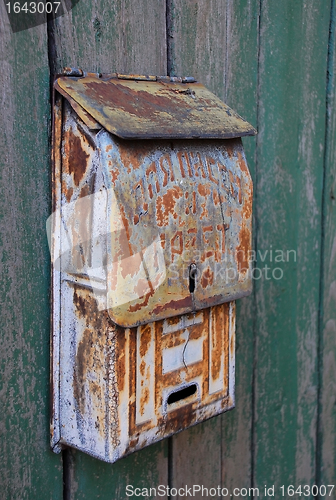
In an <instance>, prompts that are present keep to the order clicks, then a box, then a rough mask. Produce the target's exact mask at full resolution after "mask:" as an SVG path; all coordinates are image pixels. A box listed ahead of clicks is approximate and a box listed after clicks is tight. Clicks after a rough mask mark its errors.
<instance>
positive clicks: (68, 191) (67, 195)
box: [62, 181, 74, 203]
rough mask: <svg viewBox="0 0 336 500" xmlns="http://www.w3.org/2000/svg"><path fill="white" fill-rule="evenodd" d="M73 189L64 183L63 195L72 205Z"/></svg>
mask: <svg viewBox="0 0 336 500" xmlns="http://www.w3.org/2000/svg"><path fill="white" fill-rule="evenodd" d="M73 192H74V190H73V187H72V186H70V187H69V188H68V187H67V183H66V182H65V181H63V182H62V193H63V194H64V196H65V199H66V201H67V202H68V203H70V201H71V198H72V195H73Z"/></svg>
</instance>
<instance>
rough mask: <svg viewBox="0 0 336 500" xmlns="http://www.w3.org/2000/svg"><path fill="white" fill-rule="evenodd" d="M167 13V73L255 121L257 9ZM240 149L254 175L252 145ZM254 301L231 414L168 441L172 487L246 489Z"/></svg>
mask: <svg viewBox="0 0 336 500" xmlns="http://www.w3.org/2000/svg"><path fill="white" fill-rule="evenodd" d="M170 12H171V22H170V30H171V32H170V34H171V37H172V38H170V39H169V40H170V42H171V48H170V51H169V53H170V54H171V67H172V72H174V73H175V74H177V75H192V76H194V77H195V78H196V79H197V80H199V81H200V82H202V83H204V84H205V85H207V86H208V88H210V89H211V90H212V91H213V92H215V93H216V94H217V95H218V96H219V97H220V98H221V99H223V100H224V101H225V102H226V103H227V104H229V105H230V106H231V107H232V108H233V109H236V110H237V111H238V112H239V113H241V115H242V116H243V117H244V118H246V119H247V120H248V121H249V122H250V123H252V124H255V123H256V99H257V96H256V87H257V85H256V83H257V55H258V48H257V38H258V30H257V21H258V5H257V4H254V5H252V4H251V2H249V1H248V0H239V1H235V2H231V1H226V2H218V1H210V2H209V1H206V0H204V1H195V0H189V1H188V2H185V1H182V0H173V2H172V5H171V9H170ZM244 144H245V146H246V151H247V159H248V164H249V167H250V169H251V172H252V174H253V172H254V165H253V163H254V161H253V160H254V145H255V140H254V139H252V138H248V139H246V140H245V141H244ZM240 302H241V304H240ZM252 303H253V300H252V298H248V299H243V300H242V301H238V310H237V350H236V373H237V379H236V409H235V410H233V411H232V412H229V413H227V414H224V415H223V416H222V417H219V418H216V419H214V420H212V421H211V422H208V423H206V424H202V425H199V426H197V427H195V428H193V429H191V430H189V431H185V432H183V433H181V434H180V435H178V436H176V437H174V438H173V444H172V460H171V463H172V468H173V470H172V471H171V476H172V480H173V481H172V485H173V486H174V487H178V486H182V485H183V484H185V482H186V481H188V484H189V483H192V482H194V483H195V482H196V483H197V484H202V482H201V481H203V484H204V485H208V486H209V487H210V486H213V487H217V485H220V484H221V483H222V484H223V485H225V486H226V487H227V488H229V489H230V491H232V489H233V488H234V487H249V486H250V484H251V425H252V406H251V399H252V398H251V387H252V369H253V330H252V329H253V321H252V318H253V314H254V310H253V307H252ZM209 443H210V445H209ZM219 457H221V462H222V464H221V470H220V469H219V467H218V465H219V463H218V461H219ZM183 464H187V466H184V467H182V465H183ZM205 464H206V465H205Z"/></svg>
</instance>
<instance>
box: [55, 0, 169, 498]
mask: <svg viewBox="0 0 336 500" xmlns="http://www.w3.org/2000/svg"><path fill="white" fill-rule="evenodd" d="M50 45H51V53H52V54H53V55H54V56H53V62H52V66H53V71H54V72H56V71H60V70H61V69H62V67H63V66H74V67H81V68H83V69H84V70H86V71H100V72H106V73H111V72H115V71H116V72H121V73H139V74H154V75H161V74H163V75H164V74H166V65H167V60H166V53H167V51H166V15H165V1H164V0H159V1H158V0H140V1H138V2H134V1H133V0H117V1H114V2H108V3H106V2H104V1H102V0H98V1H90V0H89V1H83V0H80V2H79V3H78V4H77V5H76V6H75V7H74V8H73V10H72V11H71V12H69V13H68V14H67V15H65V16H63V17H62V18H58V19H57V20H56V21H55V23H54V25H53V26H52V29H51V39H50ZM68 457H69V459H68V460H67V462H68V467H67V485H68V486H67V487H68V493H67V495H68V499H87V500H94V499H98V498H99V499H111V498H126V486H127V485H131V486H133V487H134V488H141V489H142V488H148V496H146V498H156V495H155V491H154V490H152V491H149V490H150V488H157V487H158V486H159V485H160V484H161V485H167V483H168V477H167V476H168V453H167V441H163V442H161V443H158V444H156V445H153V446H150V447H148V448H146V449H144V450H142V451H140V452H137V453H135V454H133V455H131V456H129V457H127V458H124V459H123V460H121V461H119V462H117V463H115V464H113V465H111V464H105V463H103V462H100V461H98V460H96V459H93V458H91V457H89V456H87V455H85V454H83V453H80V452H76V451H71V452H68ZM161 498H164V497H161Z"/></svg>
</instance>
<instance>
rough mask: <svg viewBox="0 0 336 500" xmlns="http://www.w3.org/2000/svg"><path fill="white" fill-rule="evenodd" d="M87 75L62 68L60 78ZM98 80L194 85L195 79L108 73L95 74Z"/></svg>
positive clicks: (79, 71) (79, 70) (75, 69)
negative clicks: (113, 79) (109, 79)
mask: <svg viewBox="0 0 336 500" xmlns="http://www.w3.org/2000/svg"><path fill="white" fill-rule="evenodd" d="M88 74H89V73H85V72H84V71H83V70H82V69H80V68H69V67H65V68H63V71H62V73H61V75H62V76H75V77H77V78H78V77H79V78H80V77H82V76H87V75H88ZM97 76H98V77H99V78H102V77H103V78H118V79H119V80H138V81H145V82H172V83H194V82H196V80H195V78H194V77H192V76H153V75H124V74H122V73H110V74H102V73H97Z"/></svg>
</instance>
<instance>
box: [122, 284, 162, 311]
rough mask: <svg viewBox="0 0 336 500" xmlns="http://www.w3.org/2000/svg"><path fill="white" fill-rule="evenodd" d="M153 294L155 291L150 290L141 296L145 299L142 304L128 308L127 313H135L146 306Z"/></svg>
mask: <svg viewBox="0 0 336 500" xmlns="http://www.w3.org/2000/svg"><path fill="white" fill-rule="evenodd" d="M154 293H155V290H154V289H153V288H152V289H151V290H150V291H149V292H148V293H146V294H145V295H144V296H143V297H144V298H145V299H144V300H143V301H142V302H140V303H138V304H135V305H131V306H129V308H128V311H129V312H136V311H140V310H141V309H142V308H143V307H146V306H147V305H148V301H149V299H150V297H152V296H153V295H154Z"/></svg>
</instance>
